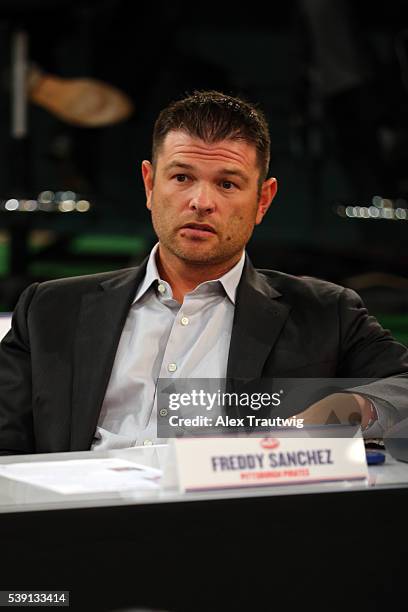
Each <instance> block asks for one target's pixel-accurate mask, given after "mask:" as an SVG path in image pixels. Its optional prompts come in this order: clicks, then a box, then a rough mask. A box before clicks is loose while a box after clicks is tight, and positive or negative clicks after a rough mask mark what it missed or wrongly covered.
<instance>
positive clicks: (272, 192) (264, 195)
mask: <svg viewBox="0 0 408 612" xmlns="http://www.w3.org/2000/svg"><path fill="white" fill-rule="evenodd" d="M277 191H278V181H277V180H276V178H273V177H272V178H270V179H268V180H267V181H264V182H263V183H262V187H261V195H260V196H259V200H258V210H257V213H256V219H255V225H259V224H260V223H261V221H262V219H263V218H264V216H265V215H266V212H267V210H268V208H269V207H270V205H271V203H272V200H273V198H274V197H275V196H276V192H277Z"/></svg>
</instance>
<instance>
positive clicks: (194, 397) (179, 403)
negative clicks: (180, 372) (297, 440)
mask: <svg viewBox="0 0 408 612" xmlns="http://www.w3.org/2000/svg"><path fill="white" fill-rule="evenodd" d="M280 404H281V398H280V393H256V392H253V393H246V392H243V393H237V392H227V391H221V389H218V390H217V391H215V392H208V391H205V390H204V389H192V390H191V391H190V392H186V391H185V392H183V393H169V401H168V406H169V410H172V411H180V410H181V411H182V409H183V408H191V407H193V408H198V409H202V410H205V411H207V412H210V411H215V412H217V409H219V408H224V409H225V408H237V407H238V408H240V409H242V408H249V409H250V410H254V411H255V410H260V409H261V408H272V407H277V406H280ZM164 416H167V415H164ZM303 421H304V419H301V418H298V417H289V418H282V417H279V416H277V417H259V416H257V415H255V414H245V415H244V416H242V417H234V416H230V415H228V414H218V415H217V416H215V417H213V416H208V415H203V414H197V415H195V416H184V414H183V411H182V412H181V413H178V414H170V415H169V418H168V423H169V425H170V427H199V428H202V427H220V428H237V427H243V428H247V427H250V428H252V427H297V428H302V427H303Z"/></svg>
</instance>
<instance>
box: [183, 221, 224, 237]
mask: <svg viewBox="0 0 408 612" xmlns="http://www.w3.org/2000/svg"><path fill="white" fill-rule="evenodd" d="M180 230H187V233H188V234H190V235H197V236H205V235H208V234H216V233H217V232H216V231H215V229H214V228H213V227H212V225H208V224H207V223H186V224H185V225H183V226H182V227H181V228H180Z"/></svg>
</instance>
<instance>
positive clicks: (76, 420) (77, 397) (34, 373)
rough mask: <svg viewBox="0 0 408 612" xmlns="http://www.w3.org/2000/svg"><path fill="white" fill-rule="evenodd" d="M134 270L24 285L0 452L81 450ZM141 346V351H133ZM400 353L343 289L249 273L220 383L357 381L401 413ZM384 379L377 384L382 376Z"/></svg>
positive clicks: (11, 346)
mask: <svg viewBox="0 0 408 612" xmlns="http://www.w3.org/2000/svg"><path fill="white" fill-rule="evenodd" d="M145 267H146V261H145V262H144V263H143V264H142V265H141V266H140V267H138V268H132V269H126V270H119V271H115V272H109V273H104V274H96V275H90V276H83V277H76V278H68V279H62V280H56V281H49V282H46V283H41V284H38V283H36V284H33V285H31V286H30V287H28V288H27V289H26V290H25V291H24V292H23V294H22V295H21V297H20V300H19V302H18V305H17V307H16V309H15V312H14V316H13V323H12V329H11V331H10V332H9V334H8V335H7V336H6V337H5V339H4V340H3V342H2V344H1V349H0V452H2V453H5V452H7V451H8V452H12V453H33V452H38V453H41V452H60V451H70V450H71V451H79V450H87V449H89V448H90V446H91V443H92V440H93V436H94V432H95V428H96V425H97V422H98V417H99V413H100V409H101V405H102V402H103V398H104V395H105V392H106V388H107V385H108V381H109V377H110V373H111V370H112V366H113V362H114V358H115V354H116V350H117V346H118V343H119V339H120V335H121V331H122V328H123V326H124V323H125V320H126V316H127V313H128V310H129V308H130V305H131V303H132V300H133V298H134V295H135V292H136V288H137V286H138V284H139V282H140V281H141V279H142V278H143V276H144V272H145ZM141 350H143V347H141ZM407 373H408V351H407V350H406V348H405V347H404V346H402V345H401V344H399V343H398V342H396V341H395V340H394V339H393V338H392V337H391V336H390V334H389V333H388V332H387V331H385V330H384V329H382V327H381V326H380V325H379V324H378V322H377V321H376V320H375V319H374V318H373V317H370V316H368V314H367V311H366V309H365V308H364V306H363V304H362V302H361V300H360V298H359V297H358V296H357V294H355V293H354V292H353V291H351V290H348V289H344V288H343V287H339V286H337V285H334V284H332V283H327V282H325V281H321V280H317V279H311V278H296V277H294V276H290V275H287V274H283V273H280V272H275V271H271V270H258V271H257V270H255V269H254V268H253V266H252V265H251V263H250V262H249V260H248V259H247V261H246V264H245V267H244V271H243V274H242V278H241V281H240V284H239V287H238V291H237V299H236V307H235V314H234V324H233V329H232V336H231V344H230V351H229V358H228V368H227V376H228V378H230V379H251V378H253V379H256V378H262V377H268V378H272V377H302V378H307V377H342V378H346V377H359V378H373V379H379V380H377V382H373V383H371V384H369V385H367V386H366V387H365V388H362V392H365V393H366V394H367V395H370V396H372V397H375V398H378V399H379V400H380V401H386V402H388V403H389V405H390V407H391V408H390V409H391V410H395V414H396V415H397V418H398V419H401V418H403V417H405V416H408V403H407V401H406V397H407V396H408V393H407V391H408V374H407ZM383 379H385V380H383Z"/></svg>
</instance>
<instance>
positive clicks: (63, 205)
mask: <svg viewBox="0 0 408 612" xmlns="http://www.w3.org/2000/svg"><path fill="white" fill-rule="evenodd" d="M74 208H75V202H74V200H63V201H62V202H60V203H59V204H58V210H60V211H61V212H72V211H73V210H74Z"/></svg>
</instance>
